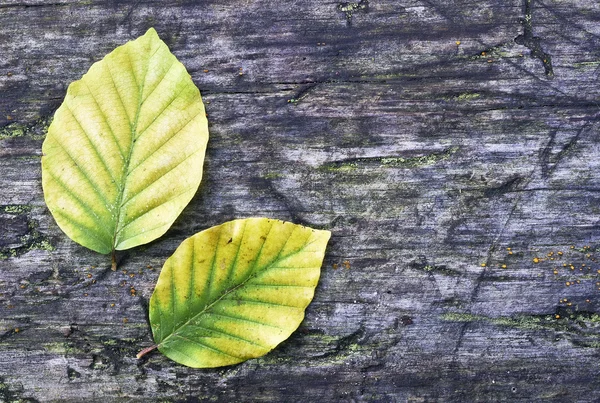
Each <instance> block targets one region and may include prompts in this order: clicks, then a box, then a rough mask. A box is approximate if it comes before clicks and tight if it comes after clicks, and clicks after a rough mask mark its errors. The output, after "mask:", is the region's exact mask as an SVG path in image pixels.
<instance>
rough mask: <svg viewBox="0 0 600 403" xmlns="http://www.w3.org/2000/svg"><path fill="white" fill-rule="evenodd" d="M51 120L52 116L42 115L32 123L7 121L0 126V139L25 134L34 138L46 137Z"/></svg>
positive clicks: (23, 135)
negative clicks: (7, 122)
mask: <svg viewBox="0 0 600 403" xmlns="http://www.w3.org/2000/svg"><path fill="white" fill-rule="evenodd" d="M51 120H52V118H49V117H43V118H40V119H38V120H36V121H34V122H32V123H17V122H15V123H9V124H8V125H6V126H4V127H0V140H5V139H11V138H15V137H27V136H28V137H31V138H32V139H34V140H42V139H43V138H44V137H46V133H47V132H48V126H50V122H51Z"/></svg>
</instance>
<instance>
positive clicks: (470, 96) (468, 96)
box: [456, 92, 481, 102]
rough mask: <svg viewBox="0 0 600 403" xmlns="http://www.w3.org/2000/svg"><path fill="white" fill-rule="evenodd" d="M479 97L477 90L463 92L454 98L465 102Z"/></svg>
mask: <svg viewBox="0 0 600 403" xmlns="http://www.w3.org/2000/svg"><path fill="white" fill-rule="evenodd" d="M479 97H481V94H479V93H477V92H464V93H462V94H460V95H458V96H457V97H456V100H457V101H459V102H467V101H472V100H474V99H477V98H479Z"/></svg>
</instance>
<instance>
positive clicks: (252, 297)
mask: <svg viewBox="0 0 600 403" xmlns="http://www.w3.org/2000/svg"><path fill="white" fill-rule="evenodd" d="M330 235H331V233H330V232H329V231H322V230H315V229H311V228H307V227H303V226H300V225H296V224H292V223H289V222H283V221H279V220H272V219H267V218H248V219H241V220H235V221H230V222H227V223H225V224H222V225H218V226H216V227H212V228H210V229H207V230H205V231H202V232H199V233H197V234H196V235H194V236H192V237H190V238H188V239H186V240H185V241H183V243H182V244H181V245H180V246H179V247H178V248H177V250H176V251H175V253H174V254H173V255H172V256H171V257H170V258H169V259H167V261H166V262H165V264H164V266H163V268H162V270H161V273H160V276H159V278H158V282H157V284H156V288H155V290H154V293H153V294H152V297H151V298H150V325H151V327H152V333H153V336H154V341H155V343H156V345H155V346H152V347H150V348H148V349H145V350H144V351H142V352H141V353H140V354H138V358H139V357H141V356H142V355H144V354H145V353H147V352H148V351H151V350H152V349H153V348H156V347H158V350H159V351H161V352H162V353H163V354H165V355H166V356H167V357H169V358H170V359H172V360H174V361H176V362H178V363H180V364H184V365H187V366H190V367H195V368H201V367H219V366H224V365H232V364H236V363H239V362H242V361H245V360H248V359H250V358H256V357H259V356H262V355H264V354H266V353H267V352H269V351H271V350H272V349H273V348H274V347H275V346H277V345H278V344H279V343H281V342H282V341H283V340H285V339H287V338H288V337H289V336H290V334H292V332H293V331H294V330H296V328H297V327H298V326H299V325H300V323H301V322H302V320H303V319H304V310H305V308H306V307H307V306H308V304H309V303H310V301H311V300H312V298H313V295H314V290H315V287H316V286H317V282H318V281H319V276H320V269H321V264H322V262H323V256H324V254H325V248H326V246H327V241H328V240H329V237H330Z"/></svg>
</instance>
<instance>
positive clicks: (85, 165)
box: [42, 28, 208, 253]
mask: <svg viewBox="0 0 600 403" xmlns="http://www.w3.org/2000/svg"><path fill="white" fill-rule="evenodd" d="M207 141H208V125H207V120H206V114H205V112H204V105H203V104H202V100H201V97H200V91H198V88H196V86H195V85H194V83H193V82H192V80H191V78H190V76H189V74H188V72H187V71H186V69H185V67H184V66H183V65H182V64H181V63H180V62H179V61H178V60H177V58H176V57H175V56H174V55H173V54H172V53H171V52H170V51H169V48H168V47H167V45H166V44H165V43H164V42H163V41H161V40H160V38H159V37H158V35H157V33H156V31H155V30H154V29H152V28H151V29H149V30H148V32H146V34H145V35H143V36H141V37H139V38H138V39H136V40H134V41H131V42H128V43H126V44H125V45H123V46H120V47H118V48H116V49H115V50H114V51H112V52H111V53H110V54H108V55H107V56H106V57H105V58H104V59H102V60H101V61H99V62H97V63H94V64H93V65H92V67H90V69H89V71H88V72H87V73H86V74H85V75H84V76H83V77H82V78H81V79H80V80H78V81H75V82H73V83H72V84H71V85H69V88H68V90H67V94H66V96H65V100H64V102H63V103H62V105H61V106H60V107H59V108H58V110H57V111H56V114H55V115H54V120H53V122H52V124H51V125H50V127H49V128H48V135H47V136H46V139H45V141H44V144H43V146H42V152H43V156H42V185H43V188H44V197H45V200H46V204H47V205H48V208H49V209H50V211H51V212H52V215H53V216H54V218H55V219H56V222H57V223H58V226H59V227H60V228H61V229H62V230H63V231H64V232H65V233H66V234H67V235H68V236H69V237H70V238H71V239H73V240H74V241H75V242H78V243H80V244H81V245H83V246H86V247H88V248H90V249H92V250H95V251H97V252H100V253H110V252H111V251H113V252H114V250H115V249H119V250H120V249H128V248H132V247H134V246H137V245H141V244H144V243H147V242H150V241H152V240H154V239H156V238H158V237H159V236H161V235H162V234H164V233H165V232H166V231H167V229H169V227H170V226H171V225H172V224H173V221H175V219H176V218H177V216H178V215H179V214H180V213H181V211H182V210H183V209H184V207H185V206H186V205H187V204H188V203H189V202H190V200H191V199H192V197H193V196H194V194H195V193H196V191H197V189H198V186H199V184H200V179H201V177H202V165H203V163H204V152H205V149H206V143H207Z"/></svg>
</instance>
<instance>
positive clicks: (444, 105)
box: [0, 0, 600, 402]
mask: <svg viewBox="0 0 600 403" xmlns="http://www.w3.org/2000/svg"><path fill="white" fill-rule="evenodd" d="M151 26H154V27H155V28H156V29H157V31H158V33H159V35H160V36H161V37H162V38H163V39H164V40H165V41H166V42H167V44H168V45H169V46H170V47H171V49H172V51H173V52H174V53H175V54H176V56H177V57H178V58H179V59H180V60H181V61H182V62H183V63H184V64H185V65H186V66H187V67H188V69H189V71H190V74H191V75H192V78H193V80H194V82H195V83H196V84H197V85H198V87H199V88H200V90H201V91H202V93H203V96H204V100H205V102H206V107H207V111H208V114H209V121H210V131H211V139H210V143H209V148H208V152H207V162H206V167H205V168H206V171H205V176H204V180H203V184H202V185H201V189H200V191H199V192H198V194H197V196H196V197H195V199H194V200H193V201H192V203H191V204H190V205H189V206H188V208H187V209H186V210H185V211H184V213H183V215H182V217H180V219H179V220H178V221H177V222H176V224H175V225H174V227H173V228H172V229H171V230H170V231H169V232H168V233H167V234H166V235H165V236H164V237H162V238H160V239H159V240H158V241H156V242H153V243H152V244H150V245H147V246H145V247H140V248H135V249H133V250H130V251H128V252H126V253H123V254H121V255H120V269H119V271H117V272H112V271H110V269H109V266H110V262H109V258H108V257H106V256H102V255H98V254H95V253H93V252H91V251H89V250H86V249H85V248H82V247H80V246H78V245H77V244H75V243H73V242H72V241H70V240H69V239H68V238H67V237H66V236H65V235H64V234H62V233H61V231H60V230H59V229H58V227H57V226H56V224H55V223H54V221H53V219H52V217H51V216H50V214H49V212H48V211H47V209H46V208H45V206H44V201H43V195H42V190H41V184H40V182H41V178H40V163H39V160H40V149H41V142H42V139H43V135H44V130H45V127H46V126H47V123H48V120H49V119H50V118H51V116H52V114H53V112H54V110H55V109H56V108H57V107H58V105H59V104H60V102H61V100H62V98H63V96H64V93H65V90H66V87H67V85H68V84H69V83H70V82H71V81H73V80H75V79H77V78H79V77H80V76H81V75H82V74H83V73H84V72H85V71H86V70H87V69H88V68H89V66H90V65H91V63H93V62H94V61H97V60H99V59H100V58H101V57H102V56H103V55H105V54H106V53H108V52H109V51H111V50H112V49H113V48H114V47H116V46H117V45H119V44H122V43H124V42H125V41H127V40H130V39H133V38H135V37H137V36H138V35H140V34H142V33H144V32H145V31H146V29H147V28H149V27H151ZM599 72H600V3H598V2H596V1H587V0H586V1H583V0H569V1H558V0H544V1H540V0H507V1H494V0H482V1H479V2H466V1H445V0H408V1H394V0H371V1H369V2H367V1H366V0H362V1H360V2H359V3H354V4H351V3H338V2H335V1H295V2H287V1H271V0H269V1H227V0H225V1H223V0H219V1H217V0H214V1H196V2H192V1H161V2H158V1H154V2H143V1H123V2H112V1H111V2H100V1H89V2H83V1H82V2H76V1H71V0H60V1H56V2H52V3H50V2H43V1H36V0H31V1H27V0H2V1H1V2H0V94H1V97H0V127H1V129H0V189H1V190H0V231H1V235H0V253H1V256H2V258H1V259H0V401H3V402H13V401H71V402H79V401H87V402H96V401H98V402H109V401H187V402H191V401H204V400H206V401H227V402H230V401H286V402H292V401H382V402H387V401H390V402H391V401H457V402H459V401H460V402H463V401H498V400H500V401H502V400H504V401H506V400H511V401H513V400H514V401H528V402H531V401H582V402H585V401H590V402H591V401H598V400H600V363H599V359H600V354H599V353H600V316H599V310H600V283H599V282H600V274H599V273H600V272H599V270H600V263H598V262H597V260H596V259H597V258H598V257H600V249H599V248H600V233H599V230H600V227H599V222H600V207H599V206H600V204H599V202H600V197H599V194H600V193H599V192H600V187H599V186H598V183H600V158H598V157H599V156H600V123H599V122H598V117H599V116H600V102H599V99H600V86H599V85H598V77H599ZM248 216H269V217H276V218H280V219H285V220H291V221H294V222H296V223H301V224H306V225H311V226H314V227H318V228H327V229H330V230H331V231H332V232H333V237H332V241H331V243H330V247H329V248H328V253H327V255H326V261H325V263H324V267H323V271H322V280H321V282H320V285H319V287H318V288H317V292H316V296H315V300H314V301H313V303H312V304H311V305H310V306H309V308H308V310H307V314H306V319H305V321H304V322H303V324H302V325H301V326H300V328H299V329H298V331H297V332H296V333H295V334H294V335H293V336H292V337H291V338H290V339H289V340H288V341H286V342H284V343H283V344H282V345H280V346H279V347H278V348H277V349H276V350H274V351H273V352H272V353H270V354H268V355H267V356H265V357H263V358H261V359H256V360H251V361H248V362H246V363H244V364H241V365H237V366H234V367H229V368H221V369H214V370H195V369H189V368H185V367H182V366H180V365H177V364H175V363H173V362H171V361H169V360H168V359H166V358H165V357H163V356H162V355H160V354H158V353H154V354H151V355H149V356H148V357H147V359H143V360H141V361H138V360H136V358H135V354H136V353H137V352H138V351H139V350H140V349H142V348H144V347H146V346H148V345H150V344H151V343H152V341H151V335H150V332H149V327H148V324H147V311H146V310H147V308H146V304H147V301H148V299H149V297H150V295H151V293H152V289H153V286H154V283H155V281H156V279H157V277H158V273H159V269H160V267H161V265H162V263H163V262H164V260H165V258H166V257H167V256H169V255H170V254H171V253H172V252H173V251H174V249H175V248H176V246H177V245H178V244H179V243H180V242H181V241H182V240H183V239H185V238H186V237H188V236H190V235H192V234H193V233H195V232H197V231H199V230H202V229H205V228H207V227H209V226H212V225H216V224H219V223H222V222H224V221H227V220H230V219H233V218H239V217H248ZM509 248H510V250H509ZM335 267H337V268H335ZM133 290H135V291H133Z"/></svg>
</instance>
